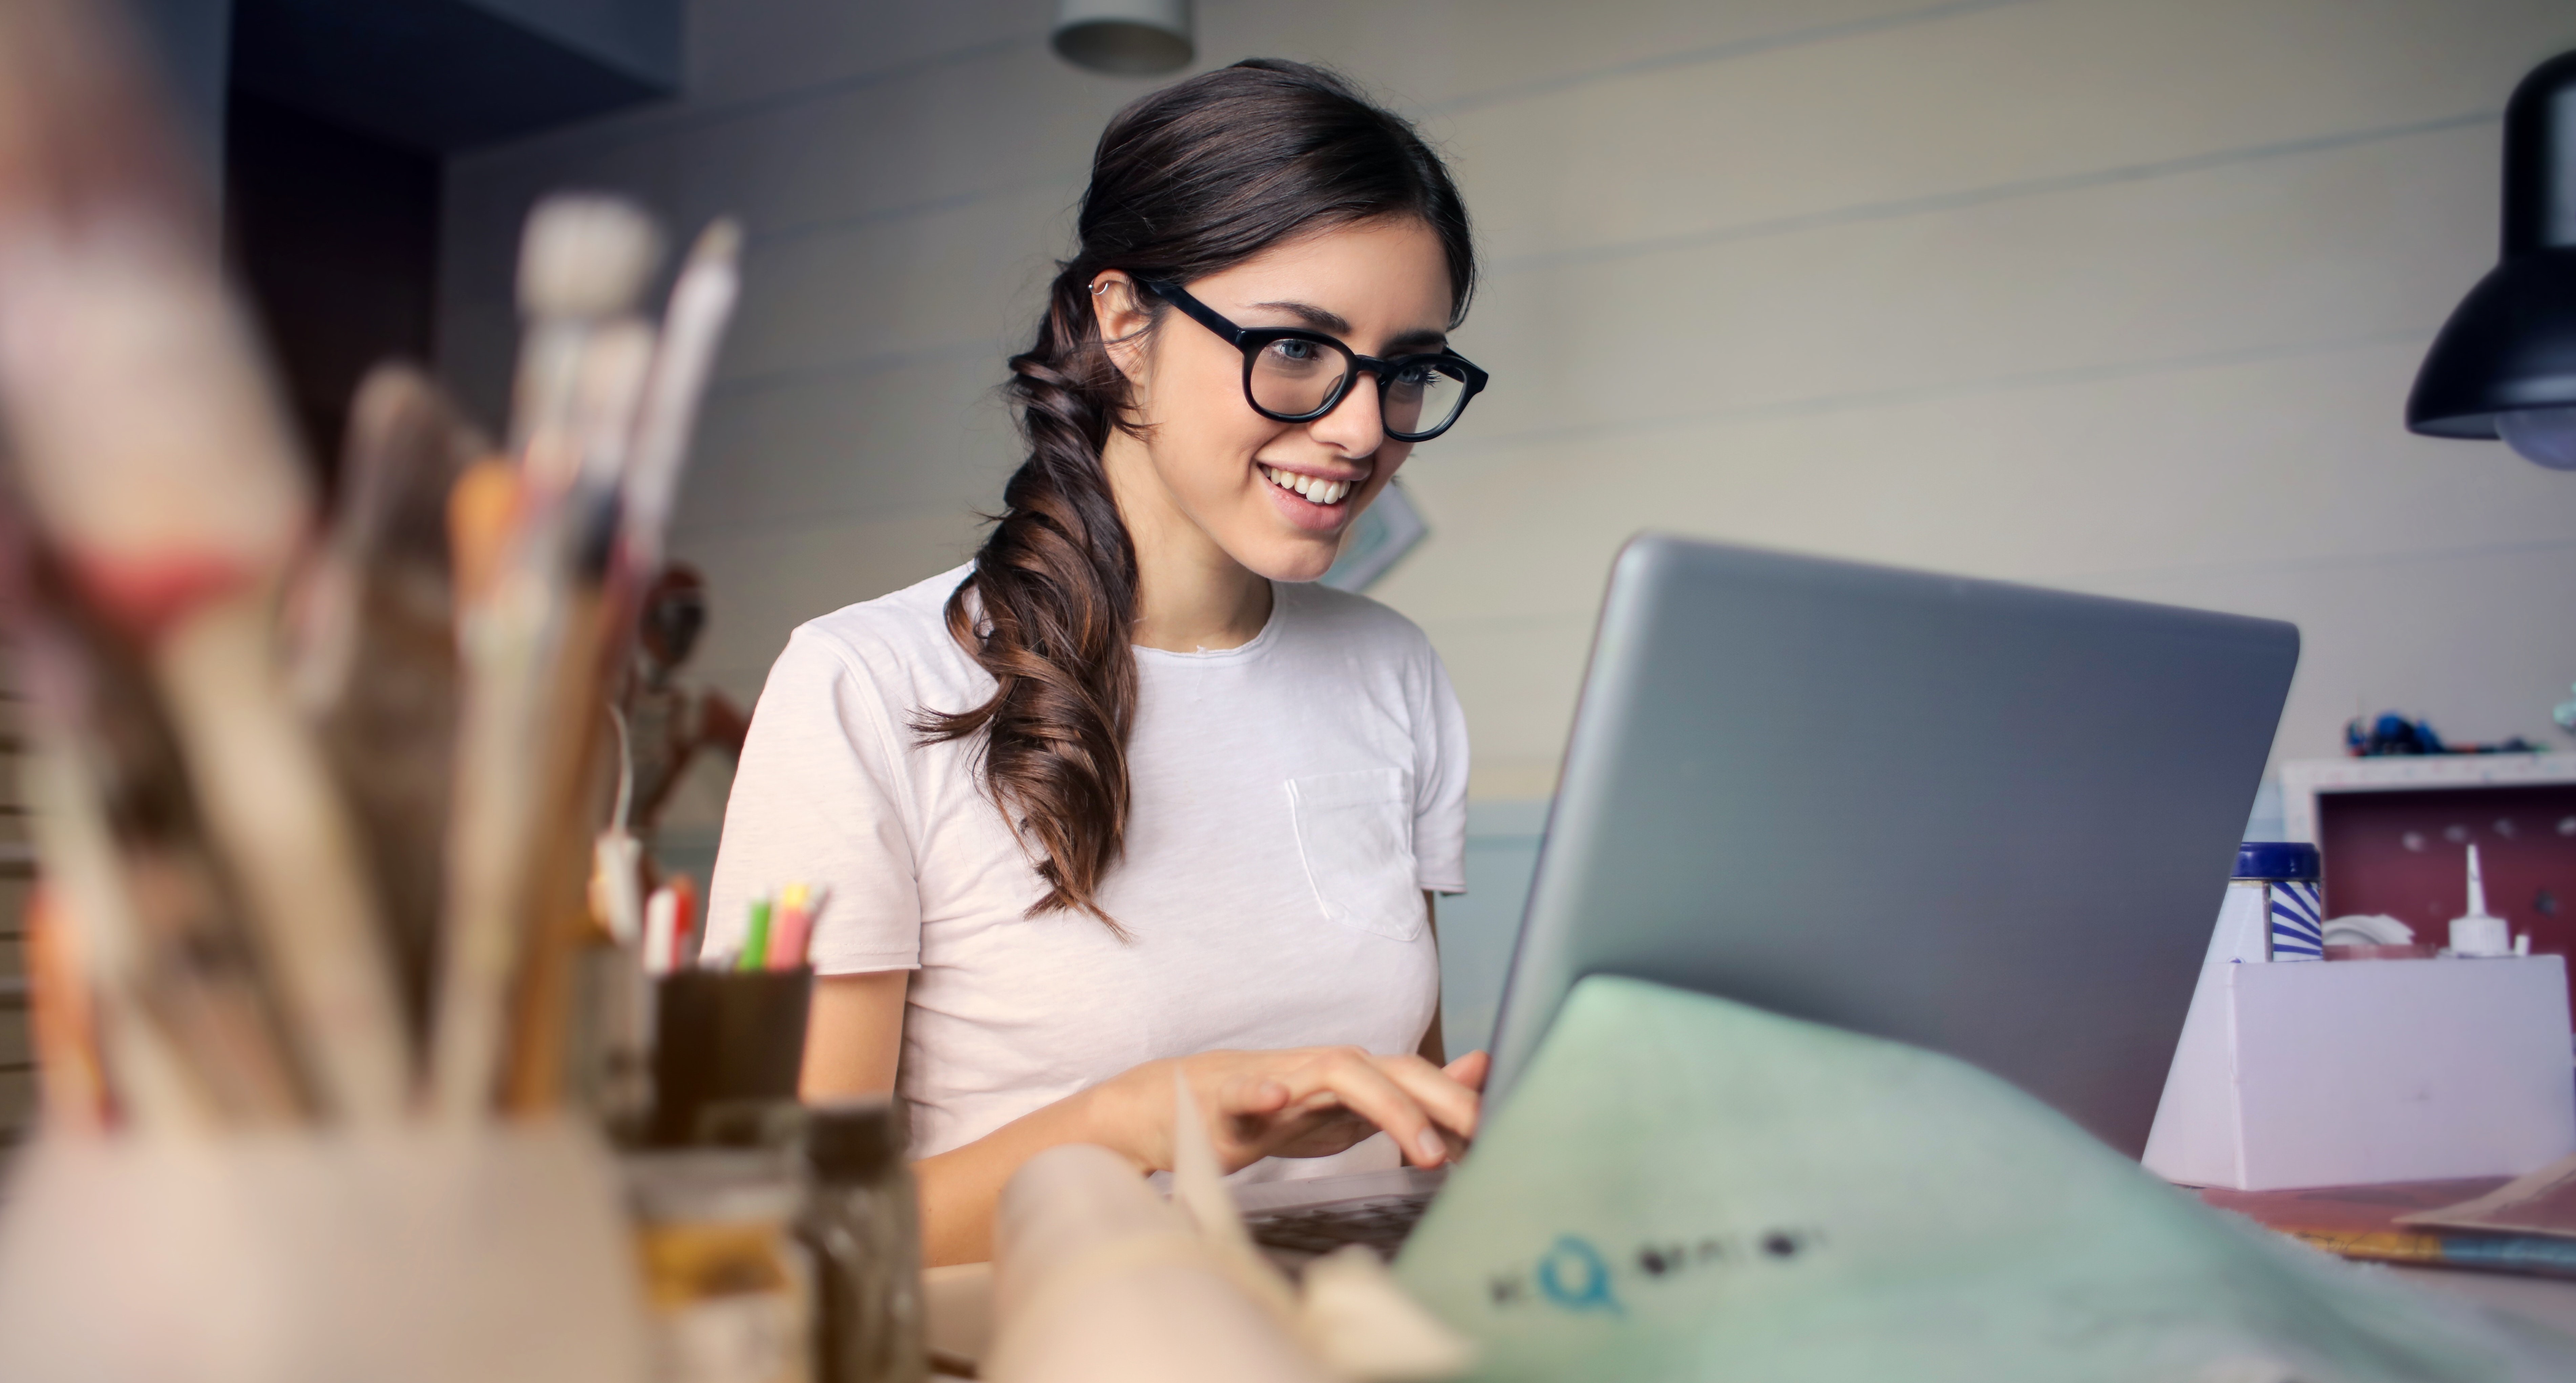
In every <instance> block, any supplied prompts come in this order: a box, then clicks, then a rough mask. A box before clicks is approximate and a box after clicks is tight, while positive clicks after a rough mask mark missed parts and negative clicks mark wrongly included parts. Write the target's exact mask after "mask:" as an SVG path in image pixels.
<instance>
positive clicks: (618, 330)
mask: <svg viewBox="0 0 2576 1383" xmlns="http://www.w3.org/2000/svg"><path fill="white" fill-rule="evenodd" d="M657 255H658V234H657V233H656V232H655V231H654V229H653V227H652V224H651V222H650V221H649V220H648V219H646V218H645V217H644V216H643V214H642V213H641V212H638V211H635V210H634V209H633V208H631V207H628V206H625V205H624V204H622V203H616V202H611V201H608V200H606V199H600V198H559V199H549V200H548V201H547V202H545V203H542V204H540V205H539V206H538V208H537V209H536V210H535V211H534V212H533V213H532V214H531V215H530V218H529V225H528V230H527V235H526V239H525V241H524V243H523V247H522V254H521V268H520V298H521V305H522V309H523V311H524V312H525V314H526V315H527V317H528V327H527V330H526V334H525V340H524V344H523V346H522V355H521V364H520V372H519V383H518V390H517V397H516V400H515V404H514V413H513V418H512V424H511V430H510V435H511V437H512V439H513V446H514V452H515V454H516V456H517V457H518V469H517V472H516V474H515V476H514V477H513V478H512V481H513V483H512V484H511V487H510V488H511V491H512V493H511V494H510V496H509V499H508V502H507V503H506V504H503V503H500V502H498V501H497V500H495V499H493V498H491V496H492V495H496V494H497V493H498V491H499V489H500V488H501V486H502V484H503V482H501V481H500V480H499V479H497V478H495V477H492V476H490V475H489V474H482V475H477V476H469V479H468V484H467V485H465V486H460V488H459V491H458V498H459V502H458V503H456V504H452V505H451V508H450V513H451V518H452V519H453V520H454V521H455V522H456V525H457V528H456V536H457V542H458V545H459V547H460V550H462V549H466V548H472V549H474V550H475V555H474V556H473V557H472V558H470V559H467V558H465V557H464V556H463V553H462V551H460V560H461V561H462V560H470V561H471V562H472V563H473V564H474V566H475V569H476V578H475V581H474V583H473V591H472V594H471V595H470V596H469V597H468V599H467V602H466V604H465V607H464V610H463V612H462V617H461V619H460V623H459V639H460V648H461V650H462V653H463V660H464V665H465V668H466V673H467V678H466V696H465V703H464V710H463V715H462V719H461V722H460V730H459V736H458V761H457V777H456V796H455V801H454V809H453V814H452V817H451V826H450V830H449V844H448V851H449V854H448V869H447V879H448V887H447V897H446V902H445V907H446V920H445V922H444V924H443V926H442V944H443V946H444V947H445V954H444V956H443V958H442V968H441V973H440V980H439V993H438V999H437V1014H438V1018H437V1024H436V1030H435V1034H434V1042H435V1044H436V1046H435V1049H434V1053H433V1061H432V1087H433V1097H434V1105H435V1107H436V1109H437V1111H438V1112H439V1113H440V1114H441V1116H442V1117H446V1118H449V1119H460V1118H468V1117H473V1116H475V1115H478V1114H480V1113H481V1112H482V1111H483V1110H485V1109H487V1108H488V1107H489V1104H490V1101H491V1098H492V1096H493V1094H494V1092H495V1082H496V1080H498V1079H499V1078H500V1076H501V1075H502V1072H503V1070H504V1069H505V1068H504V1062H503V1056H504V1048H503V1037H504V1033H505V1030H506V1031H508V1033H509V1035H510V1036H511V1037H512V1038H513V1039H514V1041H515V1044H516V1048H515V1053H514V1054H513V1055H512V1059H511V1060H510V1061H509V1062H508V1064H507V1070H508V1071H509V1073H510V1079H509V1082H508V1084H509V1086H510V1098H509V1104H510V1105H511V1107H513V1108H517V1109H529V1108H539V1107H544V1106H545V1105H547V1104H548V1103H550V1098H549V1097H550V1096H551V1095H552V1094H553V1093H554V1091H555V1090H556V1089H559V1080H560V1073H561V1065H562V1061H563V1041H562V1021H561V1014H562V1009H563V1006H564V1002H565V998H564V996H565V995H566V994H567V992H568V988H569V966H568V964H567V963H566V961H567V955H568V947H567V943H566V941H565V939H564V938H563V937H562V936H561V933H562V932H563V931H564V930H565V923H564V917H565V914H566V912H567V911H568V910H567V908H566V906H565V899H564V895H565V892H566V889H567V887H568V888H569V894H570V899H571V906H570V908H569V911H570V912H571V913H572V914H573V915H574V916H575V917H578V915H579V914H580V912H581V911H582V903H581V899H582V878H583V870H582V866H583V865H586V864H587V862H588V854H589V851H588V846H589V843H590V832H591V829H592V828H593V827H594V825H595V823H596V822H597V820H598V816H599V812H598V808H597V806H596V805H593V804H590V803H586V802H584V801H583V795H584V794H583V791H582V789H583V787H584V785H585V782H584V780H585V778H586V777H588V776H591V775H586V774H585V771H584V770H585V768H586V767H588V766H590V765H593V764H595V763H596V762H597V761H598V760H597V756H596V755H595V754H594V753H593V752H592V750H591V748H590V745H591V743H592V740H593V738H594V725H595V720H596V717H597V716H598V714H599V705H600V702H599V698H598V675H597V662H598V658H597V652H598V648H599V644H600V639H599V622H600V618H601V610H600V602H599V600H598V598H597V592H596V586H597V577H596V572H597V570H598V567H599V564H600V562H601V561H602V557H603V554H604V551H605V548H604V544H605V542H606V541H607V539H608V538H609V536H611V535H610V533H609V531H608V529H609V525H610V524H611V523H612V522H613V517H614V513H613V509H611V508H609V507H608V503H607V501H608V500H609V499H610V498H612V497H613V495H614V489H613V483H614V481H615V479H616V477H617V476H618V474H619V471H620V468H622V466H623V463H624V455H625V449H626V443H627V438H628V437H629V435H630V432H631V428H632V425H633V415H634V410H635V407H636V401H637V397H638V395H639V394H640V393H641V390H642V385H643V379H644V377H645V373H646V370H647V369H648V368H649V364H650V360H651V352H652V330H651V328H650V327H648V326H646V325H644V324H643V322H642V321H641V319H639V318H636V317H635V316H634V315H633V312H632V308H633V305H634V302H635V300H636V297H637V296H638V294H639V293H640V291H641V289H642V288H643V281H644V279H645V278H646V276H647V275H649V274H650V273H651V272H652V269H653V263H654V260H655V258H656V256H657ZM514 981H515V988H516V989H517V991H518V996H519V997H518V1000H517V1002H516V1004H515V1008H516V1016H515V1018H511V1017H510V1013H511V1010H512V1008H513V1007H514V1005H513V1004H512V1002H511V997H510V996H511V992H512V990H513V987H514ZM532 1067H533V1068H537V1069H539V1070H540V1071H543V1072H551V1073H552V1074H553V1077H554V1080H555V1082H556V1084H554V1085H551V1086H549V1085H548V1084H547V1082H546V1081H545V1079H544V1078H543V1077H542V1076H541V1075H539V1076H531V1075H529V1074H526V1072H528V1071H529V1070H530V1068H532Z"/></svg>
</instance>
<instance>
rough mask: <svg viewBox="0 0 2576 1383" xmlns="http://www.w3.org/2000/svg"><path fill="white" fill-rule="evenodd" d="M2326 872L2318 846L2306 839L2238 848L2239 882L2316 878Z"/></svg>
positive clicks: (2253, 842) (2248, 843)
mask: <svg viewBox="0 0 2576 1383" xmlns="http://www.w3.org/2000/svg"><path fill="white" fill-rule="evenodd" d="M2323 871H2324V865H2323V861H2322V857H2321V856H2319V855H2318V854H2317V847H2315V846H2313V845H2310V844H2308V843H2307V842H2306V841H2304V840H2249V841H2246V842H2245V843H2244V844H2242V845H2239V846H2237V847H2236V875H2235V877H2237V878H2239V879H2302V880H2304V879H2314V878H2316V877H2318V875H2319V874H2321V873H2322V872H2323Z"/></svg>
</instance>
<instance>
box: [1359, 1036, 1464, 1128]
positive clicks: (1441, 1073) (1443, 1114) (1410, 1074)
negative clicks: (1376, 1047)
mask: <svg viewBox="0 0 2576 1383" xmlns="http://www.w3.org/2000/svg"><path fill="white" fill-rule="evenodd" d="M1374 1061H1375V1063H1376V1065H1377V1067H1378V1069H1379V1070H1381V1071H1384V1072H1385V1073H1386V1074H1387V1077H1388V1078H1389V1079H1391V1080H1393V1081H1394V1082H1395V1083H1396V1084H1397V1085H1399V1086H1401V1087H1403V1089H1404V1092H1405V1093H1406V1094H1407V1095H1410V1096H1412V1097H1413V1099H1414V1101H1415V1102H1416V1103H1417V1104H1420V1105H1421V1106H1422V1107H1423V1108H1424V1109H1425V1110H1427V1111H1429V1113H1430V1115H1431V1117H1432V1118H1433V1119H1435V1120H1437V1121H1438V1122H1439V1124H1440V1125H1441V1127H1443V1128H1447V1129H1454V1130H1456V1131H1457V1132H1458V1133H1459V1134H1461V1135H1463V1136H1465V1137H1468V1138H1473V1137H1475V1136H1476V1123H1477V1120H1478V1119H1479V1118H1480V1117H1481V1116H1482V1115H1483V1112H1484V1105H1483V1101H1482V1099H1481V1098H1480V1097H1479V1096H1478V1095H1477V1094H1476V1092H1475V1090H1474V1089H1473V1088H1472V1087H1470V1086H1468V1085H1465V1084H1463V1083H1461V1082H1460V1081H1459V1080H1457V1079H1456V1078H1455V1077H1453V1076H1451V1075H1450V1074H1449V1073H1448V1071H1447V1070H1445V1069H1443V1068H1441V1067H1438V1066H1434V1065H1432V1064H1431V1063H1430V1062H1428V1061H1425V1060H1423V1059H1422V1058H1421V1057H1418V1056H1410V1055H1407V1056H1382V1057H1376V1058H1374Z"/></svg>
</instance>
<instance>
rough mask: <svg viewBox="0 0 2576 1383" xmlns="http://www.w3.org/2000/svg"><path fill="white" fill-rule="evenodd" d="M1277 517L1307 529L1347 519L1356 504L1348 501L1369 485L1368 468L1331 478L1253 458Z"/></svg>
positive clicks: (1322, 529) (1327, 528)
mask: <svg viewBox="0 0 2576 1383" xmlns="http://www.w3.org/2000/svg"><path fill="white" fill-rule="evenodd" d="M1255 464H1256V466H1258V468H1259V469H1260V471H1261V476H1262V480H1263V482H1264V483H1263V485H1262V487H1261V488H1262V489H1263V490H1266V491H1268V492H1269V495H1270V504H1271V507H1272V508H1274V509H1276V510H1278V511H1279V515H1280V517H1282V518H1284V519H1286V520H1287V521H1288V522H1290V523H1292V524H1294V525H1296V526H1297V527H1298V528H1300V529H1302V530H1304V531H1306V532H1309V533H1331V532H1333V531H1335V530H1336V529H1339V528H1342V527H1344V526H1346V525H1348V524H1349V523H1350V521H1351V520H1352V518H1354V517H1355V516H1357V515H1358V513H1359V506H1358V505H1357V504H1354V503H1352V502H1351V501H1352V500H1353V499H1355V498H1356V497H1358V496H1359V495H1361V494H1362V493H1364V492H1365V491H1366V489H1367V487H1368V478H1369V472H1367V471H1365V470H1363V471H1361V472H1360V473H1359V474H1358V475H1356V476H1348V477H1342V478H1331V477H1326V476H1320V475H1312V474H1309V473H1307V472H1304V471H1292V470H1289V469H1287V468H1286V467H1283V466H1273V465H1269V464H1267V463H1262V462H1256V463H1255Z"/></svg>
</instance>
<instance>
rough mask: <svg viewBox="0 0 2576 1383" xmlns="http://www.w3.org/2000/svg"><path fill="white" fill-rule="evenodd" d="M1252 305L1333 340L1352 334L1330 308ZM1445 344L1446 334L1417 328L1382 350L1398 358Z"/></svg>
mask: <svg viewBox="0 0 2576 1383" xmlns="http://www.w3.org/2000/svg"><path fill="white" fill-rule="evenodd" d="M1252 305H1253V306H1254V307H1266V308H1269V309H1271V310H1272V311H1276V312H1285V313H1287V314H1288V315H1289V316H1291V317H1294V318H1296V319H1297V320H1298V321H1300V322H1303V323H1305V324H1306V326H1307V327H1308V328H1309V329H1311V330H1314V331H1324V332H1330V333H1332V334H1333V335H1335V336H1348V335H1350V334H1351V324H1350V320H1349V319H1348V318H1346V317H1344V316H1342V314H1340V313H1338V312H1334V311H1332V310H1330V309H1329V308H1321V307H1317V306H1315V305H1314V304H1313V303H1300V302H1267V303H1254V304H1252ZM1448 343H1449V333H1447V332H1445V331H1439V330H1436V329H1434V328H1431V327H1416V328H1415V329H1413V330H1412V331H1407V332H1401V333H1399V334H1397V336H1396V337H1395V339H1393V340H1391V341H1389V342H1387V343H1386V345H1385V346H1384V347H1383V349H1384V350H1386V351H1387V352H1388V353H1389V354H1391V355H1401V354H1404V353H1405V352H1406V351H1407V350H1408V349H1409V348H1417V347H1424V346H1428V347H1431V348H1433V349H1438V348H1439V347H1441V346H1445V345H1447V344H1448Z"/></svg>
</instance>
